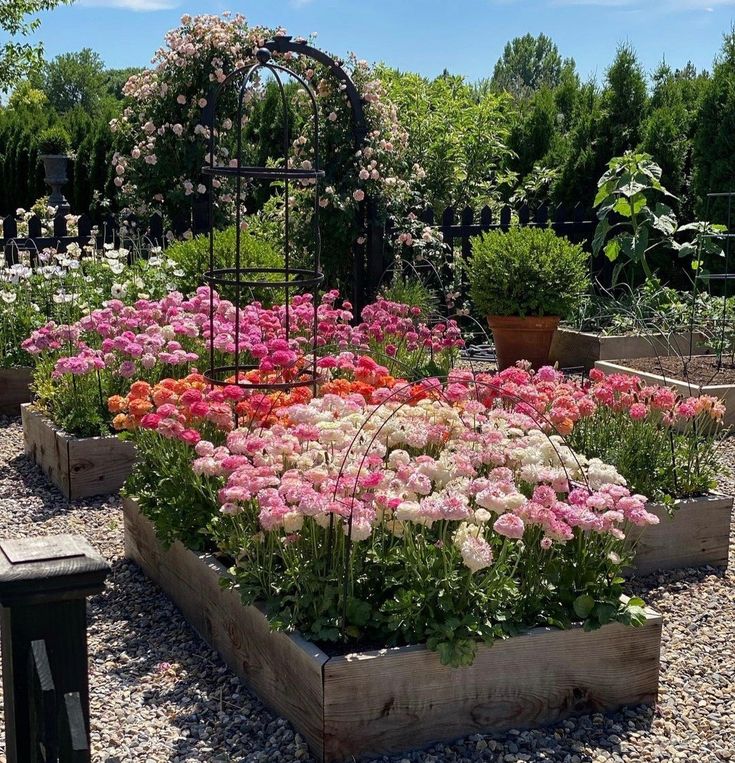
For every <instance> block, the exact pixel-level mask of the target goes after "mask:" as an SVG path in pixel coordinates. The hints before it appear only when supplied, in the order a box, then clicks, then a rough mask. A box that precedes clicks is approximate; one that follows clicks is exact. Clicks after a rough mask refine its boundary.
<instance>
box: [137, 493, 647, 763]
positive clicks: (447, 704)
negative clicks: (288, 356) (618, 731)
mask: <svg viewBox="0 0 735 763" xmlns="http://www.w3.org/2000/svg"><path fill="white" fill-rule="evenodd" d="M123 506H124V515H125V555H126V557H127V558H128V559H131V560H132V561H134V562H136V563H137V564H138V565H139V566H140V567H141V568H142V569H143V571H144V572H145V573H146V575H148V577H150V578H151V579H152V580H153V581H154V582H155V583H156V584H157V585H159V586H160V587H161V588H162V589H163V591H164V592H165V593H166V594H167V595H168V596H170V597H171V599H172V600H173V601H174V602H175V603H176V604H177V606H178V607H179V608H180V609H181V611H182V613H183V614H184V616H185V617H186V619H187V620H188V621H189V623H190V624H191V625H192V627H193V628H194V629H195V630H196V631H197V632H198V633H199V634H200V635H201V636H202V638H204V640H205V641H207V643H209V644H210V645H211V646H212V647H213V648H214V649H216V650H217V651H218V652H219V653H220V655H221V656H222V658H223V659H224V660H225V661H226V662H227V664H228V665H229V666H230V667H231V668H232V669H233V670H234V671H235V672H236V673H237V674H238V675H239V676H241V677H242V678H243V679H245V681H246V682H247V683H248V685H249V686H250V687H251V688H252V689H253V690H254V691H255V692H256V693H257V694H258V696H259V697H260V698H261V699H262V700H263V701H264V702H265V703H266V704H267V705H269V706H270V707H271V708H272V709H273V710H275V711H276V712H277V713H279V714H280V715H282V716H284V717H285V718H287V719H288V720H289V721H290V722H291V723H292V724H293V725H294V727H295V728H296V729H297V730H298V731H299V732H300V733H301V734H302V735H303V736H304V737H305V738H306V740H307V741H308V743H309V746H310V747H311V749H312V751H313V753H314V755H315V756H316V757H317V759H319V760H321V761H325V763H332V762H336V761H344V760H352V759H353V757H352V756H354V757H356V758H359V757H362V756H367V755H385V754H394V753H398V752H401V751H405V750H408V749H412V748H418V747H423V746H426V745H429V744H432V743H436V742H446V741H449V740H452V739H455V738H458V737H461V736H464V735H467V734H472V733H481V732H493V731H501V730H503V729H508V728H523V727H532V726H539V725H543V724H547V723H553V722H556V721H558V720H560V719H562V718H566V717H569V716H571V715H578V714H584V713H590V712H600V711H607V710H614V709H617V708H619V707H621V706H623V705H635V704H642V703H654V702H655V701H656V697H657V692H658V674H659V651H660V640H661V617H660V616H659V615H658V614H656V613H655V612H652V611H650V610H647V620H646V622H645V624H644V625H643V626H642V627H639V628H629V627H626V626H623V625H620V624H617V623H616V624H610V625H606V626H604V627H602V628H600V629H599V630H596V631H591V632H585V631H584V630H582V628H572V629H570V630H567V631H557V630H554V629H550V628H535V629H533V630H532V631H530V632H529V633H528V634H526V635H522V636H516V637H514V638H511V639H508V640H505V641H498V642H496V643H495V644H494V645H493V646H492V647H488V646H484V645H481V646H480V647H479V649H478V653H477V658H476V660H475V662H474V663H473V665H472V666H470V667H465V668H450V667H447V666H444V665H442V664H441V662H440V659H439V655H438V654H437V653H435V652H432V651H429V650H427V649H426V648H425V647H423V646H410V647H400V648H392V649H384V650H379V651H370V652H364V653H358V654H347V655H343V656H336V657H334V656H333V657H330V656H328V655H326V654H325V653H324V652H322V651H321V649H319V648H318V647H317V646H315V645H314V644H311V643H309V642H306V641H304V640H303V639H302V638H300V637H299V636H298V635H287V634H284V633H278V632H274V631H271V629H270V626H269V624H268V622H267V620H266V618H265V616H264V615H263V613H262V612H261V611H260V610H259V609H257V608H256V607H246V606H244V605H243V604H242V603H241V601H240V599H239V596H238V593H237V592H236V591H233V590H230V589H223V588H222V587H221V586H220V578H221V577H223V576H225V575H226V570H225V568H224V567H223V565H222V564H221V563H220V562H219V561H218V560H217V559H216V558H214V557H213V556H210V555H207V554H195V553H194V552H192V551H189V550H188V549H186V548H185V547H184V546H183V545H182V544H181V543H179V542H176V543H174V544H173V545H172V546H171V547H170V548H168V549H164V548H163V546H162V545H161V544H160V542H159V541H158V540H157V538H156V535H155V531H154V528H153V525H152V524H151V522H150V521H149V520H148V519H146V518H145V517H143V516H142V514H141V513H140V512H139V510H138V507H137V504H136V503H135V501H134V500H132V499H130V498H125V499H124V501H123ZM358 694H359V702H355V697H356V696H357V695H358Z"/></svg>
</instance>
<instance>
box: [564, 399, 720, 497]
mask: <svg viewBox="0 0 735 763" xmlns="http://www.w3.org/2000/svg"><path fill="white" fill-rule="evenodd" d="M717 429H718V426H717V424H716V423H715V422H713V421H712V419H711V418H710V417H709V415H708V414H707V413H704V414H700V415H699V416H697V418H696V419H691V420H689V421H688V422H687V430H686V431H683V432H682V431H678V430H677V431H674V430H673V429H672V427H671V426H670V425H668V424H666V423H665V420H664V415H663V413H661V412H660V411H658V412H655V411H654V412H652V413H651V414H650V415H649V416H647V417H646V418H645V419H644V420H642V421H634V420H633V419H632V418H631V416H630V415H629V413H628V411H627V410H614V409H613V407H610V406H601V407H600V409H599V410H598V411H597V412H596V413H595V415H594V416H593V417H591V418H588V419H580V421H578V422H577V423H576V424H575V426H574V429H573V431H572V433H571V435H570V436H569V437H568V438H567V442H568V443H569V445H570V446H571V447H572V448H574V449H575V450H576V451H577V452H579V453H584V454H585V455H586V456H587V457H588V458H600V459H602V460H603V461H605V463H613V464H615V467H616V468H617V470H618V471H619V472H620V474H622V475H624V476H625V479H626V480H627V482H628V485H629V487H630V489H631V492H633V491H634V492H636V493H641V494H643V495H646V496H648V498H649V499H650V500H661V501H664V502H670V501H671V500H672V499H673V498H686V497H689V496H695V495H702V494H704V493H707V492H709V491H710V490H712V489H713V488H714V487H716V484H717V483H716V477H717V473H718V469H719V466H718V446H719V442H720V438H719V437H718V436H717Z"/></svg>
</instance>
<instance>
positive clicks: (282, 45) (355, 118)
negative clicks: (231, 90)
mask: <svg viewBox="0 0 735 763" xmlns="http://www.w3.org/2000/svg"><path fill="white" fill-rule="evenodd" d="M263 47H264V48H268V50H270V51H271V53H296V54H298V55H299V56H306V57H307V58H311V59H313V60H314V61H318V62H319V63H320V64H323V65H324V66H326V67H327V68H328V69H329V70H330V71H331V72H332V74H333V75H334V76H335V77H336V78H337V79H338V80H340V81H341V82H342V83H343V84H344V86H345V95H346V96H347V98H348V99H349V101H350V106H351V107H352V108H351V111H352V135H353V138H354V142H355V148H356V149H357V148H360V147H361V146H362V144H363V142H364V140H365V136H366V135H367V131H368V128H367V121H366V119H365V102H364V101H363V99H362V96H361V95H360V91H359V90H358V89H357V85H355V83H354V81H353V79H352V77H350V75H349V73H348V72H347V70H346V69H345V68H344V67H343V66H342V62H341V61H339V60H337V59H334V58H332V57H331V56H330V55H328V54H327V53H325V52H324V51H323V50H319V49H318V48H314V47H312V46H311V45H309V44H308V43H307V42H306V40H304V39H302V38H298V39H294V38H293V37H290V36H288V35H279V36H277V37H274V38H273V39H272V40H269V41H268V42H266V43H265V44H264V45H263ZM248 53H249V55H250V56H251V57H252V58H255V50H250V51H248ZM216 87H217V85H216V84H215V85H213V89H214V88H216ZM211 108H212V98H208V99H207V106H206V108H205V109H204V111H203V112H202V123H203V124H209V123H210V122H211Z"/></svg>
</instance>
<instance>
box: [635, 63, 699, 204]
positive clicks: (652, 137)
mask: <svg viewBox="0 0 735 763" xmlns="http://www.w3.org/2000/svg"><path fill="white" fill-rule="evenodd" d="M708 79H709V77H708V75H707V74H706V72H705V73H700V74H698V73H697V71H696V69H695V68H694V67H693V66H692V65H691V64H688V65H687V66H686V67H684V69H681V70H676V71H672V70H671V69H670V68H669V67H668V66H666V65H665V64H662V65H661V66H660V67H659V68H658V70H657V71H656V72H655V73H654V75H653V81H654V88H653V93H652V94H651V99H650V104H649V112H648V116H647V117H646V119H645V121H644V122H643V125H642V139H641V148H642V149H643V150H644V151H645V152H647V153H649V154H651V155H652V156H653V159H654V161H655V162H656V163H657V164H658V165H659V166H660V167H661V171H662V174H661V182H662V183H663V184H664V185H665V186H666V187H667V188H668V189H669V190H670V191H671V192H672V193H673V194H674V195H676V196H677V197H678V199H679V202H678V205H675V207H676V208H677V211H678V212H679V215H680V216H683V217H685V218H687V219H691V218H692V216H693V213H694V210H693V198H692V188H691V180H692V179H691V170H692V161H693V157H692V141H693V138H694V134H695V131H696V128H697V114H698V109H699V106H700V102H701V99H702V95H703V92H704V90H705V88H706V87H707V82H708Z"/></svg>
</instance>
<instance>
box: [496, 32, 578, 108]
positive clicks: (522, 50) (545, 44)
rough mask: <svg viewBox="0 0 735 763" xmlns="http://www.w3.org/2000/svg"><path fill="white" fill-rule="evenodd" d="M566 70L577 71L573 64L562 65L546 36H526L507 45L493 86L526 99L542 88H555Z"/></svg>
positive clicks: (571, 61) (553, 45)
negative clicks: (563, 70) (564, 69)
mask: <svg viewBox="0 0 735 763" xmlns="http://www.w3.org/2000/svg"><path fill="white" fill-rule="evenodd" d="M563 68H568V69H571V70H572V71H573V70H574V61H573V60H572V59H566V60H565V61H562V58H561V56H560V55H559V49H558V48H557V46H556V44H555V43H554V41H553V40H552V39H551V38H549V37H547V36H546V35H545V34H540V35H539V36H538V37H534V36H533V35H531V34H526V35H524V36H523V37H516V38H514V39H513V40H511V41H510V42H509V43H507V44H506V46H505V48H504V50H503V55H502V56H501V57H500V58H499V59H498V62H497V63H496V64H495V68H494V70H493V76H492V81H491V85H492V87H493V88H495V89H496V90H501V91H502V90H504V91H506V92H509V93H512V94H513V95H515V96H516V97H519V98H523V97H525V96H527V95H528V94H529V93H531V92H533V91H535V90H539V89H540V88H542V87H555V86H556V85H558V84H559V81H560V79H561V72H562V69H563Z"/></svg>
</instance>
